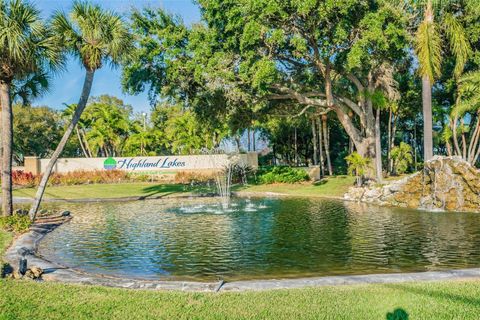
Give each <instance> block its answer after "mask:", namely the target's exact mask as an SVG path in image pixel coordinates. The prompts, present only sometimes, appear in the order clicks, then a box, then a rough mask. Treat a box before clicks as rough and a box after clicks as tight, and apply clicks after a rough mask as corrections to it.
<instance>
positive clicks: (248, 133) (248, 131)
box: [247, 128, 250, 152]
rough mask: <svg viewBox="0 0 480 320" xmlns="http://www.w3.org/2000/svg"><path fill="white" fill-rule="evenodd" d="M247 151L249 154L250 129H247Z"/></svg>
mask: <svg viewBox="0 0 480 320" xmlns="http://www.w3.org/2000/svg"><path fill="white" fill-rule="evenodd" d="M247 151H248V152H250V128H248V129H247Z"/></svg>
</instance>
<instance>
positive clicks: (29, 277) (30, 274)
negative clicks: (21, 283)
mask: <svg viewBox="0 0 480 320" xmlns="http://www.w3.org/2000/svg"><path fill="white" fill-rule="evenodd" d="M25 278H26V279H32V280H33V279H35V275H34V274H33V272H32V270H30V269H28V270H27V272H25Z"/></svg>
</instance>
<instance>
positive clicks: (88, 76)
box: [29, 70, 95, 221]
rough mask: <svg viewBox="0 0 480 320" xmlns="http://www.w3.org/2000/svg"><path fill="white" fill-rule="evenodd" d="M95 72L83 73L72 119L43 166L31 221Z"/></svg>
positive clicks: (79, 111) (74, 123)
mask: <svg viewBox="0 0 480 320" xmlns="http://www.w3.org/2000/svg"><path fill="white" fill-rule="evenodd" d="M94 74H95V70H87V71H86V74H85V81H84V83H83V89H82V95H81V96H80V100H79V101H78V104H77V107H76V108H75V113H74V114H73V117H72V121H71V122H70V124H69V125H68V127H67V129H66V130H65V133H64V134H63V137H62V140H60V143H59V144H58V146H57V148H56V149H55V152H54V153H53V154H52V157H51V158H50V161H49V162H48V165H47V167H46V168H45V172H44V173H43V176H42V180H41V181H40V184H39V186H38V189H37V193H36V194H35V199H34V200H33V205H32V207H31V208H30V212H29V215H30V219H31V220H32V221H33V220H35V216H36V214H37V211H38V208H39V207H40V203H41V201H42V198H43V194H44V192H45V188H46V187H47V182H48V178H49V177H50V175H51V174H52V170H53V167H54V166H55V164H56V162H57V160H58V158H59V157H60V154H61V153H62V151H63V149H64V148H65V145H66V144H67V141H68V139H69V138H70V136H71V135H72V132H73V129H74V128H75V126H76V125H77V123H78V121H79V120H80V117H81V116H82V113H83V110H84V109H85V107H86V105H87V101H88V97H89V96H90V91H91V89H92V83H93V76H94Z"/></svg>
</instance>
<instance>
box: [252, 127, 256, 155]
mask: <svg viewBox="0 0 480 320" xmlns="http://www.w3.org/2000/svg"><path fill="white" fill-rule="evenodd" d="M252 147H253V148H252V149H253V150H252V151H253V152H255V150H256V149H257V148H256V146H255V128H253V130H252Z"/></svg>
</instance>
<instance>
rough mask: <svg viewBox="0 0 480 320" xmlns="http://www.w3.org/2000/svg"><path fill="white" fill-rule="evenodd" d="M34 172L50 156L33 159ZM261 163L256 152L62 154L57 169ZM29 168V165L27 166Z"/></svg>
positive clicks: (152, 169)
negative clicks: (113, 154)
mask: <svg viewBox="0 0 480 320" xmlns="http://www.w3.org/2000/svg"><path fill="white" fill-rule="evenodd" d="M34 160H35V161H36V162H35V163H33V166H32V167H33V169H31V170H34V169H35V168H37V167H38V168H39V169H40V170H36V169H35V170H36V171H35V172H38V171H40V172H45V168H46V167H47V164H48V161H49V159H34ZM232 162H235V163H237V164H242V165H248V166H250V167H252V168H256V167H257V166H258V157H257V154H256V153H249V154H238V155H233V156H231V155H226V154H213V155H192V156H145V157H143V156H141V157H108V158H61V159H58V161H57V163H56V164H55V167H54V172H58V173H65V172H72V171H77V170H84V171H92V170H124V171H128V172H131V173H138V174H149V175H155V174H157V175H163V174H173V173H175V172H179V171H188V170H195V171H202V170H203V172H208V171H212V170H223V169H224V168H225V166H226V165H228V164H229V163H232ZM26 170H28V168H27V169H26Z"/></svg>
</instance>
